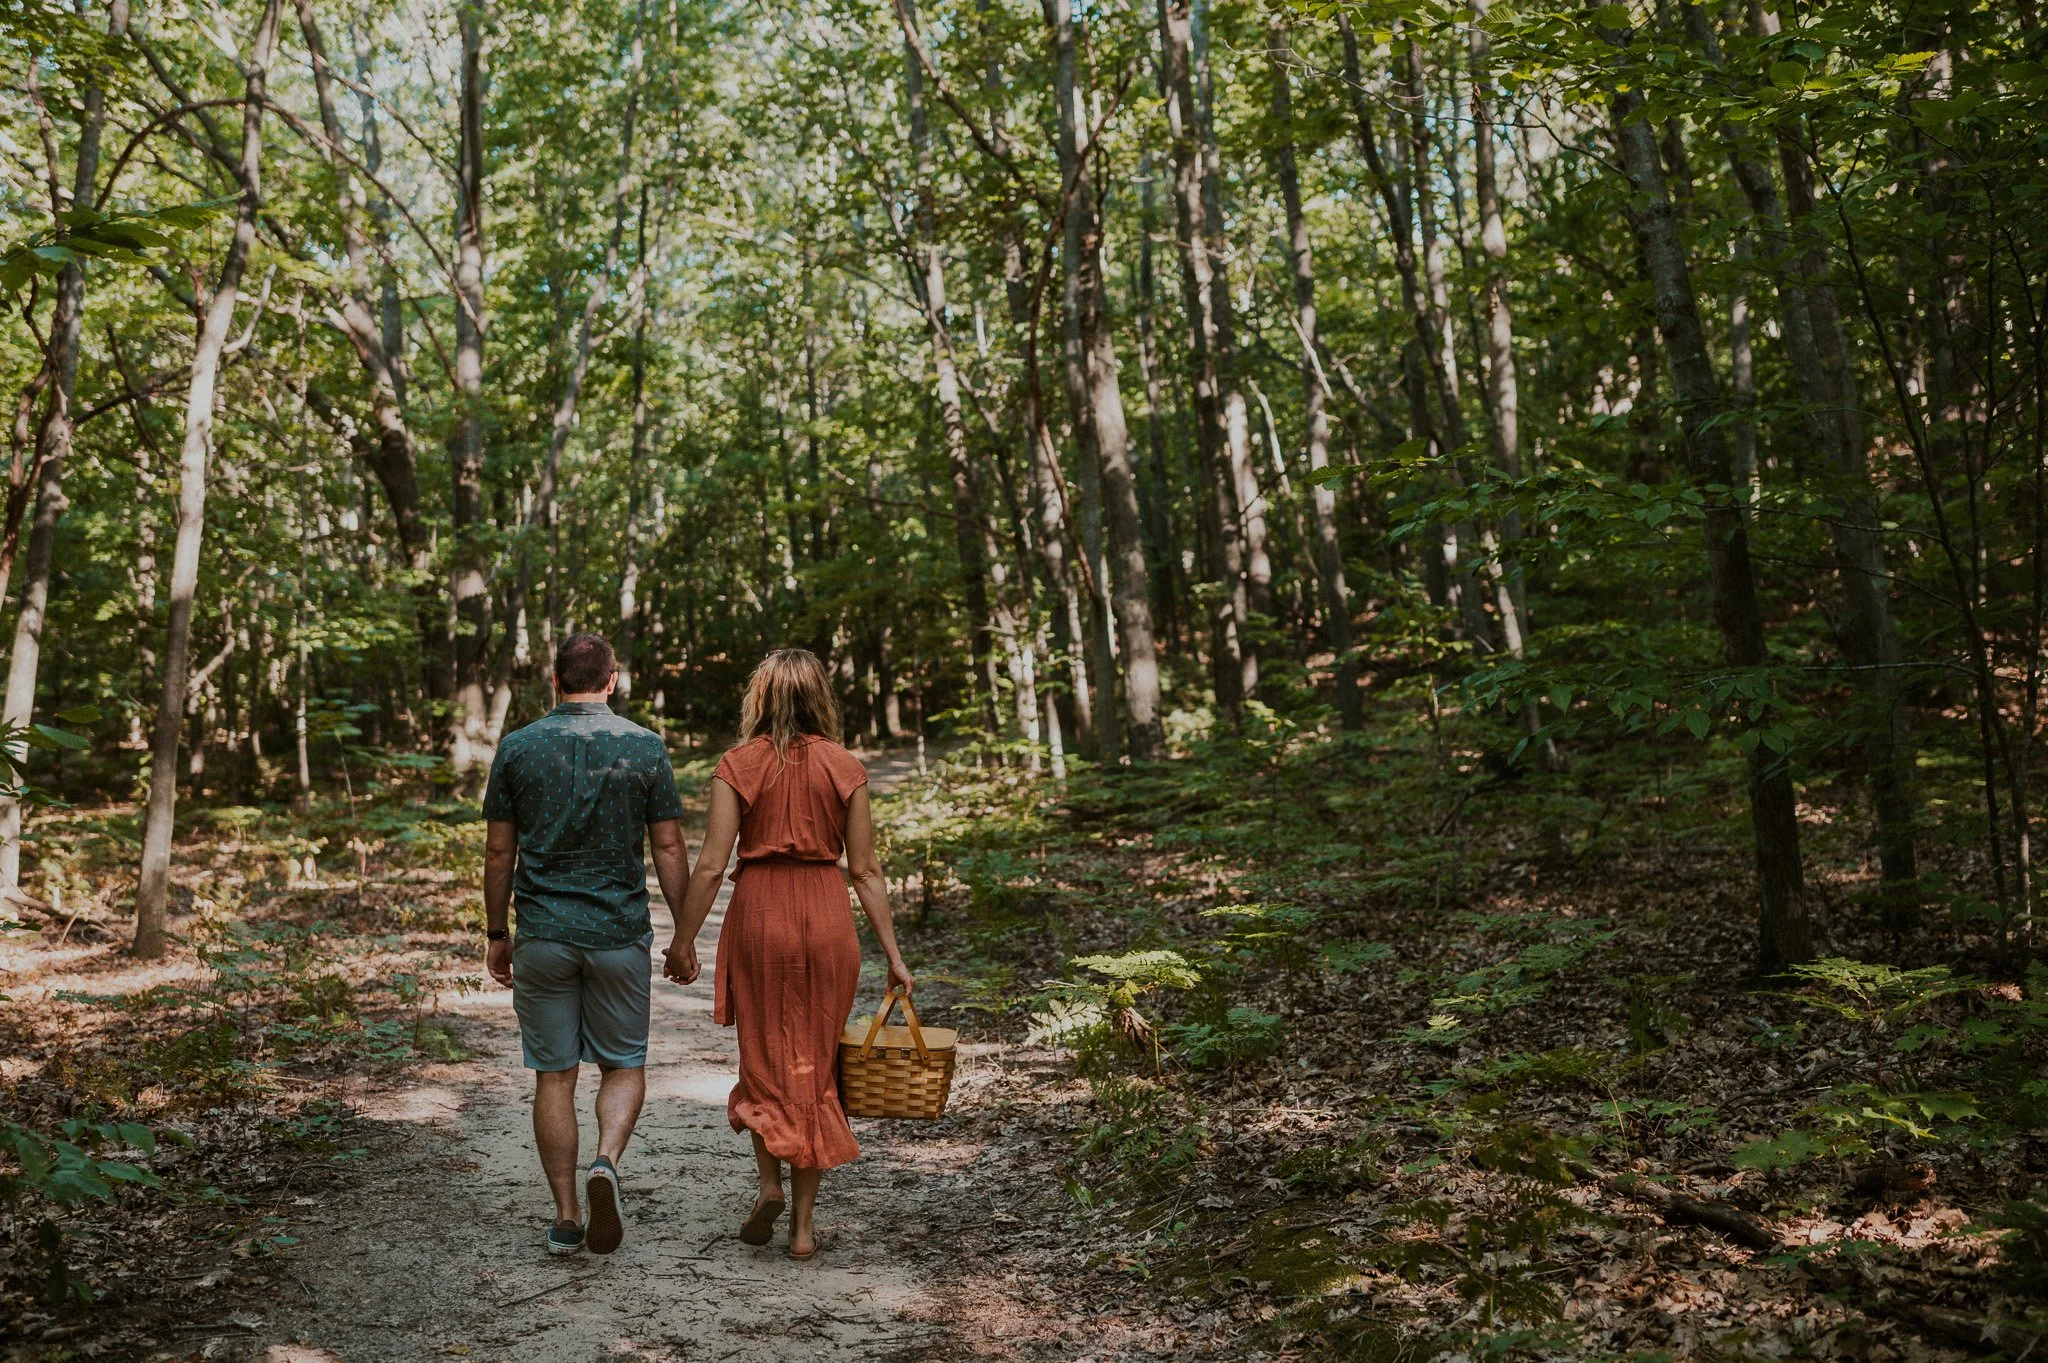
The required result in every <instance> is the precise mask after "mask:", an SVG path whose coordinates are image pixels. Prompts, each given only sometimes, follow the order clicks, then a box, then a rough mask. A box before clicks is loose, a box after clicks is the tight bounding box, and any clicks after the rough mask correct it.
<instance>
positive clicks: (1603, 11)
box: [1593, 5, 1631, 28]
mask: <svg viewBox="0 0 2048 1363" xmlns="http://www.w3.org/2000/svg"><path fill="white" fill-rule="evenodd" d="M1593 22H1594V23H1595V24H1597V25H1599V26H1600V27H1601V28H1627V27H1628V26H1629V24H1630V22H1631V16H1630V14H1629V12H1628V6H1627V5H1602V6H1600V8H1598V9H1596V10H1594V11H1593Z"/></svg>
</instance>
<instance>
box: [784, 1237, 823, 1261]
mask: <svg viewBox="0 0 2048 1363" xmlns="http://www.w3.org/2000/svg"><path fill="white" fill-rule="evenodd" d="M830 1248H832V1237H831V1236H829V1235H827V1234H825V1233H824V1232H823V1231H812V1232H811V1248H810V1252H809V1253H807V1254H798V1253H797V1252H796V1251H795V1250H794V1249H792V1250H790V1251H789V1257H790V1258H792V1259H794V1260H796V1261H797V1262H798V1263H803V1262H805V1261H806V1260H808V1259H811V1258H814V1257H816V1255H817V1253H818V1251H819V1250H821V1249H830Z"/></svg>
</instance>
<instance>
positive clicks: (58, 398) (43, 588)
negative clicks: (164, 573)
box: [0, 0, 141, 893]
mask: <svg viewBox="0 0 2048 1363" xmlns="http://www.w3.org/2000/svg"><path fill="white" fill-rule="evenodd" d="M127 31H128V4H127V0H115V3H114V4H113V6H112V7H111V9H110V12H109V14H108V18H107V32H108V33H110V34H113V35H115V36H117V37H118V36H120V35H121V34H124V33H126V32H127ZM106 121H107V107H106V92H105V90H104V89H102V88H101V86H100V84H99V82H98V81H97V80H93V81H88V82H87V84H86V87H85V91H84V97H83V99H82V100H81V108H80V109H79V114H78V153H77V159H76V161H75V162H74V164H73V167H72V180H71V206H72V207H78V208H90V207H91V206H92V205H93V203H94V201H95V200H96V198H97V196H98V189H99V160H100V134H101V131H102V130H103V129H104V127H105V126H106ZM49 172H50V181H51V185H52V189H51V193H52V194H53V195H54V194H55V193H56V189H55V185H56V184H57V182H58V177H59V176H60V175H61V174H62V172H61V171H60V170H59V169H58V167H56V166H54V165H53V166H51V167H50V168H49ZM62 207H63V205H61V204H56V203H53V204H51V206H50V211H51V212H52V213H55V212H57V211H59V209H60V208H62ZM84 321H85V270H84V268H83V266H81V265H80V264H79V262H77V261H75V260H74V261H72V262H71V263H70V264H68V265H66V266H65V267H64V269H63V271H62V273H60V274H59V275H58V276H57V300H56V303H55V305H54V306H53V307H52V308H51V311H50V332H49V347H50V354H49V355H48V356H47V358H46V364H47V366H48V371H49V374H50V382H49V397H48V399H47V402H48V404H49V405H48V409H47V410H46V411H45V412H44V414H43V420H42V423H41V429H40V432H39V434H38V438H37V440H36V471H35V473H34V477H35V484H36V491H35V518H34V519H33V520H32V521H31V522H30V523H29V532H28V557H27V560H26V562H25V563H24V564H23V568H24V570H25V571H24V578H23V582H22V593H21V611H20V613H19V614H18V615H17V616H16V617H15V622H14V648H13V651H12V652H11V653H10V654H9V655H8V659H7V693H6V699H5V701H4V703H0V727H5V728H7V729H10V730H13V729H21V728H24V727H26V726H27V724H28V723H29V721H30V719H32V718H33V717H34V714H35V706H36V678H37V674H38V673H39V672H40V670H41V667H42V655H43V626H44V625H45V624H46V623H47V622H48V620H49V612H50V572H51V567H52V565H53V564H54V563H55V562H56V554H57V522H58V520H59V519H60V518H61V517H62V516H63V514H64V511H65V509H66V508H67V507H68V506H69V505H70V503H69V502H68V501H67V500H66V499H65V496H64V464H65V461H66V460H68V459H69V458H70V457H71V441H72V433H73V429H74V427H73V420H74V419H73V416H72V411H71V403H72V399H73V398H74V397H75V396H76V393H77V387H78V339H79V334H80V331H81V328H82V327H83V325H84ZM137 419H138V420H140V419H141V418H140V417H138V418H137ZM6 591H7V588H6V578H5V575H4V572H0V600H4V599H5V596H6ZM10 756H11V757H12V758H13V759H14V761H15V762H16V763H17V764H18V763H20V762H21V761H22V759H23V758H25V757H26V756H27V752H26V750H25V748H23V747H22V746H21V745H18V744H17V745H15V747H14V749H13V750H12V752H11V754H10ZM21 814H22V811H21V802H20V801H19V800H17V799H15V798H14V797H13V796H11V795H0V893H4V892H6V891H9V890H15V889H18V888H19V887H20V885H21Z"/></svg>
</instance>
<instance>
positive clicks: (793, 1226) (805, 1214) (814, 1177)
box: [789, 1165, 825, 1255]
mask: <svg viewBox="0 0 2048 1363" xmlns="http://www.w3.org/2000/svg"><path fill="white" fill-rule="evenodd" d="M824 1176H825V1171H824V1170H823V1169H799V1168H797V1167H796V1166H795V1165H791V1166H790V1168H789V1193H790V1204H789V1252H790V1253H791V1254H799V1255H801V1254H809V1253H810V1252H811V1251H812V1250H814V1249H816V1248H817V1247H818V1231H817V1227H815V1226H813V1225H812V1224H811V1212H812V1210H813V1209H814V1208H816V1207H817V1205H818V1180H819V1179H821V1178H823V1177H824Z"/></svg>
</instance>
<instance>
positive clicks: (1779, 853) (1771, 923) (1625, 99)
mask: <svg viewBox="0 0 2048 1363" xmlns="http://www.w3.org/2000/svg"><path fill="white" fill-rule="evenodd" d="M1609 32H1610V41H1612V42H1614V43H1615V44H1616V45H1617V46H1620V47H1624V48H1625V47H1626V45H1627V43H1628V37H1627V35H1624V34H1616V33H1612V32H1611V31H1609ZM1610 108H1611V112H1612V118H1613V131H1614V140H1615V146H1616V148H1617V149H1618V150H1619V152H1620V153H1621V160H1622V164H1623V166H1624V168H1625V169H1626V172H1627V174H1628V178H1629V182H1630V187H1631V188H1632V189H1633V191H1634V199H1635V202H1634V205H1633V207H1632V209H1631V212H1630V217H1631V220H1632V224H1633V226H1634V228H1635V233H1636V237H1637V240H1638V242H1639V243H1640V247H1641V253H1642V260H1643V263H1644V266H1645V268H1646V270H1647V272H1648V274H1649V282H1650V287H1651V293H1652V296H1653V298H1654V302H1655V309H1656V315H1657V330H1658V332H1659V333H1660V334H1661V335H1662V337H1663V340H1664V350H1665V355H1666V358H1667V360H1668V362H1669V365H1670V369H1671V381H1672V387H1673V390H1674V394H1675V396H1676V398H1677V402H1678V409H1679V423H1680V428H1681V429H1682V431H1683V432H1684V437H1685V447H1686V461H1687V464H1688V465H1689V468H1690V472H1691V475H1692V480H1693V482H1694V484H1695V486H1697V487H1698V488H1700V489H1701V491H1702V494H1703V496H1704V499H1705V524H1704V532H1705V538H1706V547H1707V567H1708V578H1709V581H1710V583H1711V585H1712V590H1713V605H1714V621H1715V624H1716V626H1717V627H1718V628H1719V630H1720V633H1721V641H1722V650H1723V652H1724V654H1725V655H1726V657H1727V659H1728V662H1729V664H1730V665H1731V666H1734V667H1741V668H1760V667H1764V666H1767V665H1768V664H1769V661H1770V655H1769V652H1768V650H1767V649H1766V647H1765V643H1764V624H1763V612H1762V609H1761V607H1760V606H1759V604H1758V601H1757V593H1756V577H1755V572H1754V569H1753V567H1752V565H1751V562H1750V556H1749V533H1748V529H1747V527H1746V526H1745V525H1744V524H1743V517H1742V511H1741V506H1740V504H1739V503H1738V502H1737V501H1736V500H1735V499H1734V498H1733V497H1732V496H1731V495H1730V492H1729V487H1730V484H1731V483H1732V481H1733V479H1734V462H1733V459H1732V458H1731V455H1730V451H1729V447H1728V432H1727V425H1726V417H1727V415H1728V409H1727V403H1726V401H1725V400H1724V399H1723V397H1722V395H1721V388H1720V382H1719V380H1718V379H1717V378H1716V377H1715V374H1714V367H1713V360H1712V358H1711V357H1710V356H1709V354H1708V353H1707V343H1706V336H1705V333H1704V331H1703V330H1702V328H1701V326H1700V316H1699V305H1698V303H1697V302H1696V300H1695V297H1694V294H1693V286H1692V271H1691V267H1690V265H1689V264H1688V263H1687V261H1686V258H1685V248H1684V245H1683V243H1682V242H1681V241H1680V240H1679V230H1678V220H1677V216H1676V214H1675V213H1674V212H1673V210H1672V204H1671V196H1670V192H1669V190H1668V189H1667V187H1666V183H1665V178H1664V164H1663V160H1662V158H1661V156H1660V155H1659V151H1658V147H1657V136H1656V132H1655V130H1654V129H1653V128H1652V127H1651V126H1650V124H1649V122H1648V121H1647V120H1646V119H1645V118H1644V116H1643V100H1642V95H1641V94H1640V92H1639V91H1637V90H1633V89H1632V90H1627V91H1620V92H1617V93H1616V94H1615V95H1614V96H1613V98H1612V101H1611V104H1610ZM1713 489H1719V490H1718V491H1717V490H1713ZM1749 805H1750V825H1751V828H1752V830H1753V832H1754V834H1755V838H1756V861H1757V879H1758V888H1759V892H1760V893H1759V896H1758V898H1759V922H1758V938H1757V964H1758V968H1759V969H1760V970H1761V971H1762V972H1763V973H1765V974H1767V975H1773V974H1777V973H1779V972H1780V971H1782V970H1784V969H1785V967H1787V966H1789V965H1794V964H1797V963H1798V962H1800V961H1804V960H1806V959H1808V958H1809V957H1810V956H1811V955H1812V954H1813V942H1812V931H1811V928H1810V927H1809V925H1808V922H1807V913H1806V897H1805V877H1804V871H1803V869H1802V867H1801V864H1800V854H1799V822H1798V816H1797V809H1796V797H1795V795H1794V793H1793V789H1792V776H1791V771H1790V769H1789V767H1788V765H1787V763H1786V761H1785V759H1784V757H1783V755H1782V754H1777V753H1773V752H1772V751H1771V750H1770V749H1769V748H1767V747H1766V746H1765V745H1764V744H1763V743H1761V742H1759V743H1756V744H1754V745H1753V746H1752V747H1751V749H1750V754H1749Z"/></svg>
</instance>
